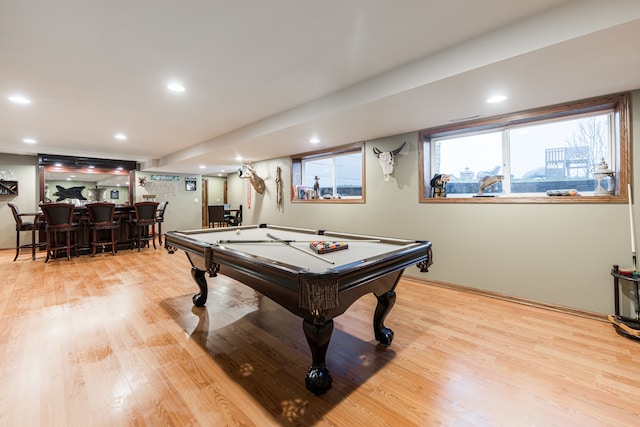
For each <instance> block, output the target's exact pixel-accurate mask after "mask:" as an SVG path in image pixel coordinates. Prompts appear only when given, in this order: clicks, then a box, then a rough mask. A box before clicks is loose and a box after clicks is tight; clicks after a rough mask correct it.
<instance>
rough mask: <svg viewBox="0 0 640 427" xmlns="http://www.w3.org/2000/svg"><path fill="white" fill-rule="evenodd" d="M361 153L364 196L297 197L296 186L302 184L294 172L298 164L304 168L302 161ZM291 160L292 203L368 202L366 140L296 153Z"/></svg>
mask: <svg viewBox="0 0 640 427" xmlns="http://www.w3.org/2000/svg"><path fill="white" fill-rule="evenodd" d="M357 152H359V153H360V156H361V162H362V176H361V178H360V180H361V182H362V197H360V198H346V199H298V198H297V197H296V194H295V191H294V187H295V186H296V185H300V184H299V183H296V182H295V181H294V179H295V178H294V174H295V170H296V164H297V165H299V166H298V168H299V169H300V170H301V169H302V162H303V161H305V160H313V159H315V158H321V157H335V156H337V155H341V154H349V153H357ZM289 159H290V161H291V167H290V171H291V196H290V197H291V198H290V200H291V203H338V204H341V203H342V204H343V203H366V195H367V192H366V184H365V182H366V181H365V176H366V170H365V164H366V161H365V160H366V158H365V143H364V142H356V143H352V144H347V145H341V146H337V147H331V148H324V149H319V150H314V151H308V152H305V153H300V154H295V155H292V156H290V158H289Z"/></svg>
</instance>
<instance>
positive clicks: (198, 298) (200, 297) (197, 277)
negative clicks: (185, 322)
mask: <svg viewBox="0 0 640 427" xmlns="http://www.w3.org/2000/svg"><path fill="white" fill-rule="evenodd" d="M205 273H206V272H205V271H202V270H199V269H197V268H195V267H191V277H193V280H194V281H195V282H196V285H198V288H200V293H199V294H195V295H194V296H193V305H195V306H196V307H203V306H204V304H205V303H206V302H207V296H208V294H209V288H208V287H207V278H206V277H205V276H204V274H205Z"/></svg>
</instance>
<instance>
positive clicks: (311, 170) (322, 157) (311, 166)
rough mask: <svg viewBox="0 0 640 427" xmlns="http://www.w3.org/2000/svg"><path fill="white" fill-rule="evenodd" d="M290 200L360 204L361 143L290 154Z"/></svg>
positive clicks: (361, 196) (362, 199) (361, 192)
mask: <svg viewBox="0 0 640 427" xmlns="http://www.w3.org/2000/svg"><path fill="white" fill-rule="evenodd" d="M291 182H292V189H291V201H292V202H312V203H323V202H324V203H327V202H328V203H364V201H365V196H364V195H365V189H364V143H357V144H350V145H344V146H340V147H334V148H332V149H329V150H319V151H314V152H309V153H303V154H298V155H295V156H292V157H291Z"/></svg>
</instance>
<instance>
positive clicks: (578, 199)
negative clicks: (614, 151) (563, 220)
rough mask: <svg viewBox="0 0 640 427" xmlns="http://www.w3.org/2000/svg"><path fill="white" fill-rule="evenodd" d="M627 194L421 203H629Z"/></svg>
mask: <svg viewBox="0 0 640 427" xmlns="http://www.w3.org/2000/svg"><path fill="white" fill-rule="evenodd" d="M628 201H629V199H628V198H627V195H626V194H623V195H618V196H531V197H508V196H496V197H445V198H438V199H434V198H428V199H422V200H420V203H462V204H477V203H480V204H486V203H524V204H527V203H528V204H572V203H573V204H597V203H628Z"/></svg>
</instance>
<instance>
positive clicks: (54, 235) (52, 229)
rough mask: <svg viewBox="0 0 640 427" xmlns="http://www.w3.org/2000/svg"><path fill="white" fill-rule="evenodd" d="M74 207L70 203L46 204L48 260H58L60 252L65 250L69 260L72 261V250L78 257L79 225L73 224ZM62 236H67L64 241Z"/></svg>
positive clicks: (44, 206)
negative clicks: (51, 258) (57, 256)
mask: <svg viewBox="0 0 640 427" xmlns="http://www.w3.org/2000/svg"><path fill="white" fill-rule="evenodd" d="M73 210H74V206H73V205H71V204H69V203H45V204H43V205H42V213H44V230H45V234H46V236H47V258H46V259H45V260H44V262H49V257H51V256H52V255H53V258H56V255H57V253H58V251H61V250H65V251H66V253H67V259H68V260H69V261H71V249H73V251H74V253H75V254H76V256H78V223H76V222H73ZM62 235H64V236H65V239H64V241H62Z"/></svg>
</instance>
